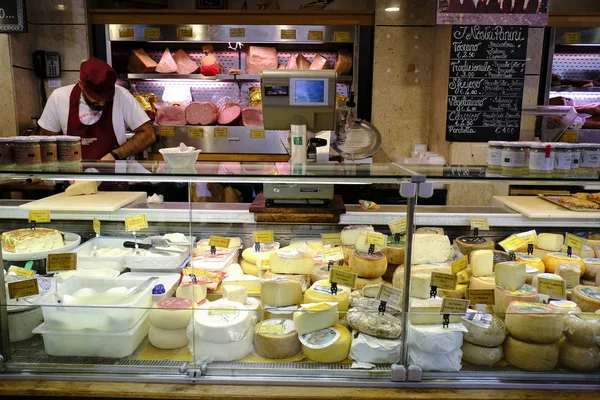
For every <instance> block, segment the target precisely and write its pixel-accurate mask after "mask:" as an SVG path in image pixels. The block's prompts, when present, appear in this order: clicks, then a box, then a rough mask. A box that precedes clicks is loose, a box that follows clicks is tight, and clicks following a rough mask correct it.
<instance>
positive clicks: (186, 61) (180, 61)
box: [173, 49, 199, 75]
mask: <svg viewBox="0 0 600 400" xmlns="http://www.w3.org/2000/svg"><path fill="white" fill-rule="evenodd" d="M173 58H174V59H175V62H176V63H177V73H178V74H181V75H188V74H193V73H194V72H196V71H198V68H199V67H198V64H196V62H195V61H194V60H192V59H191V58H190V56H188V54H187V53H186V52H185V51H183V50H181V49H179V50H177V52H175V55H174V56H173Z"/></svg>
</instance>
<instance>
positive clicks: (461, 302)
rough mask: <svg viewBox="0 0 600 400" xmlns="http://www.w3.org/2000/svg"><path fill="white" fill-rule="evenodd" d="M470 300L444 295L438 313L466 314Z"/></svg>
mask: <svg viewBox="0 0 600 400" xmlns="http://www.w3.org/2000/svg"><path fill="white" fill-rule="evenodd" d="M469 304H470V301H469V300H465V299H450V298H447V297H444V300H442V308H441V309H440V314H466V313H467V308H469Z"/></svg>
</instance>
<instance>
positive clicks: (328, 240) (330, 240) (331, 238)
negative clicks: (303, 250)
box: [321, 233, 342, 246]
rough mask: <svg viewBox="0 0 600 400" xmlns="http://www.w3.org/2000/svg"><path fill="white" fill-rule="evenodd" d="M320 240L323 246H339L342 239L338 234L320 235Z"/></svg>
mask: <svg viewBox="0 0 600 400" xmlns="http://www.w3.org/2000/svg"><path fill="white" fill-rule="evenodd" d="M321 239H322V240H323V244H324V245H328V244H330V245H332V246H341V245H342V239H341V238H340V234H339V233H321Z"/></svg>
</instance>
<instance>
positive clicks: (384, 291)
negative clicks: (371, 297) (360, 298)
mask: <svg viewBox="0 0 600 400" xmlns="http://www.w3.org/2000/svg"><path fill="white" fill-rule="evenodd" d="M375 298H376V299H377V300H379V301H385V302H386V303H387V304H389V305H390V306H392V307H394V308H400V306H401V305H402V290H400V289H398V288H395V287H393V286H390V285H384V284H381V285H380V286H379V292H377V297H375Z"/></svg>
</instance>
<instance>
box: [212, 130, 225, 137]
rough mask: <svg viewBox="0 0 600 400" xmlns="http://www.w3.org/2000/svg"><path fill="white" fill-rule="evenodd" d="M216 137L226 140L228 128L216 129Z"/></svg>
mask: <svg viewBox="0 0 600 400" xmlns="http://www.w3.org/2000/svg"><path fill="white" fill-rule="evenodd" d="M214 132H215V133H214V135H215V137H218V138H226V137H227V128H215V131H214Z"/></svg>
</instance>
